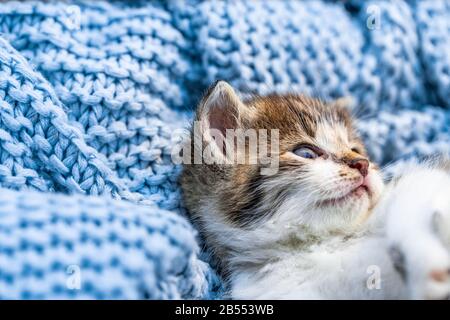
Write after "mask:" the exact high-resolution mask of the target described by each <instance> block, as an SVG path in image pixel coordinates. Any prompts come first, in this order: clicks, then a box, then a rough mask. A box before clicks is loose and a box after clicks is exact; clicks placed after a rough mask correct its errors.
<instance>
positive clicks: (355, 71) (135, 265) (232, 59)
mask: <svg viewBox="0 0 450 320" xmlns="http://www.w3.org/2000/svg"><path fill="white" fill-rule="evenodd" d="M449 51H450V1H434V0H429V1H427V0H425V1H412V0H410V1H358V0H353V1H348V2H345V5H344V4H343V3H342V2H341V1H332V0H328V1H306V2H300V1H287V2H282V1H251V0H249V1H235V2H210V1H197V0H191V1H169V2H148V1H142V2H141V1H134V2H131V3H128V2H121V1H114V2H111V3H108V2H103V1H95V2H94V1H68V2H64V3H45V4H44V3H37V2H36V3H35V2H26V3H20V2H8V3H6V4H2V5H1V6H0V146H1V148H0V186H1V187H2V188H4V189H3V190H2V192H1V193H0V204H1V206H0V298H214V297H220V292H221V286H220V283H219V281H218V279H217V277H216V275H215V273H214V271H213V270H212V269H211V267H209V265H208V264H207V263H205V262H204V261H202V259H200V256H199V254H200V253H199V249H198V244H197V242H196V240H195V236H196V233H195V230H194V228H192V226H191V225H190V223H189V222H188V221H187V220H186V218H185V217H184V214H183V209H182V207H183V206H182V203H181V201H180V199H181V198H180V190H179V187H178V184H177V178H178V173H179V170H180V168H179V167H178V166H175V165H173V164H172V161H171V159H170V152H171V150H172V147H173V145H174V143H175V140H174V139H173V137H172V135H173V132H174V130H175V129H177V128H183V127H185V126H186V124H187V122H188V121H189V119H190V115H191V111H192V109H193V108H194V107H195V102H196V101H197V100H198V98H199V96H200V95H201V93H202V92H203V91H204V90H205V88H206V87H207V86H208V85H210V84H211V82H213V81H214V80H217V79H223V80H227V81H229V82H230V83H231V84H233V85H234V86H235V87H236V88H237V89H239V90H240V91H241V92H242V93H243V94H244V95H245V94H247V93H259V94H263V93H267V92H270V91H277V92H287V91H296V92H303V93H306V94H311V95H320V96H321V97H322V98H325V99H334V98H338V97H342V96H351V97H353V98H354V102H355V103H354V105H355V106H356V107H355V113H356V114H357V115H358V116H360V121H359V123H358V128H359V129H360V131H361V133H362V135H363V137H364V139H365V141H366V143H367V145H368V148H369V152H370V154H371V155H372V157H373V158H374V160H375V161H378V162H379V163H381V164H382V165H385V164H388V163H391V162H393V161H398V160H405V159H409V158H417V157H421V156H425V155H432V154H434V153H444V154H450V100H449V98H450V56H449V55H448V52H449ZM7 189H9V190H7ZM55 193H59V195H55ZM61 193H64V194H67V195H61ZM112 198H115V200H113V199H112ZM77 268H79V269H77ZM78 271H79V272H80V278H81V283H80V288H75V289H74V288H71V287H70V286H69V285H68V281H69V282H70V281H71V279H73V276H74V274H76V273H77V272H78Z"/></svg>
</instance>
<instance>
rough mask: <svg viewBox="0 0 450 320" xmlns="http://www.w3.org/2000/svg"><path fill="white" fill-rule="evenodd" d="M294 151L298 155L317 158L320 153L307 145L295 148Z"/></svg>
mask: <svg viewBox="0 0 450 320" xmlns="http://www.w3.org/2000/svg"><path fill="white" fill-rule="evenodd" d="M293 152H294V153H295V154H296V155H298V156H299V157H302V158H306V159H315V158H317V157H318V156H319V154H318V153H317V152H316V151H314V150H313V149H311V148H310V147H305V146H302V147H299V148H297V149H294V151H293Z"/></svg>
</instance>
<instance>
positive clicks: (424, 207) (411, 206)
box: [387, 171, 450, 299]
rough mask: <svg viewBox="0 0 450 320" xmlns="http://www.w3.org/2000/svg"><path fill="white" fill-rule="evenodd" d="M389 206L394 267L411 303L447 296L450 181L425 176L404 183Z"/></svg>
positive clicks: (417, 175) (442, 176)
mask: <svg viewBox="0 0 450 320" xmlns="http://www.w3.org/2000/svg"><path fill="white" fill-rule="evenodd" d="M394 191H395V192H394V193H393V194H394V197H392V199H391V200H390V202H389V204H388V211H389V217H388V221H387V236H388V238H389V241H390V256H391V258H392V261H393V264H394V267H395V268H396V269H397V271H398V272H399V274H400V275H401V276H402V278H403V280H404V281H405V283H406V288H407V290H408V292H409V294H410V297H411V298H413V299H449V296H450V197H449V194H450V177H449V175H448V174H447V173H443V172H437V171H428V172H427V171H425V172H423V174H422V172H418V173H414V174H410V175H408V176H407V177H406V178H402V179H401V181H400V182H399V183H398V185H397V186H396V188H395V189H394Z"/></svg>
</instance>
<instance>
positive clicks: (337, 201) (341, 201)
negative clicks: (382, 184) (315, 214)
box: [316, 185, 370, 208]
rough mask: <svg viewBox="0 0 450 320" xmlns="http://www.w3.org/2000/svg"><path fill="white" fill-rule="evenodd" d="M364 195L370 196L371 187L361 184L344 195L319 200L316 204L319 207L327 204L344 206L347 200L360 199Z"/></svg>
mask: <svg viewBox="0 0 450 320" xmlns="http://www.w3.org/2000/svg"><path fill="white" fill-rule="evenodd" d="M363 197H370V191H369V187H367V186H366V185H360V186H358V187H356V188H355V189H353V190H351V191H350V192H348V193H347V194H345V195H343V196H340V197H336V198H328V199H325V200H321V201H318V202H317V204H316V206H318V207H319V208H323V207H327V206H335V207H336V206H344V205H345V204H346V203H347V202H354V201H358V200H360V199H362V198H363Z"/></svg>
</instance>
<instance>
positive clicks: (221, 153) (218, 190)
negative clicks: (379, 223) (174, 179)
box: [182, 82, 383, 242]
mask: <svg viewBox="0 0 450 320" xmlns="http://www.w3.org/2000/svg"><path fill="white" fill-rule="evenodd" d="M196 120H197V123H198V124H200V125H199V126H197V131H198V132H199V133H200V134H201V139H202V143H203V146H200V144H199V143H192V145H191V146H192V147H193V152H198V151H199V150H202V151H203V159H206V158H205V157H206V156H205V152H204V151H205V146H208V145H209V147H210V149H209V150H208V152H209V153H211V154H213V155H214V156H215V157H216V159H224V158H227V155H226V153H227V150H228V148H229V147H223V146H222V145H220V143H219V145H218V143H217V142H218V141H219V142H223V141H226V139H225V135H226V133H227V132H226V129H242V130H248V129H254V130H257V132H258V138H259V137H260V134H259V132H260V131H258V130H260V129H266V130H268V135H269V137H272V136H274V134H271V133H270V132H271V131H270V130H272V129H278V135H279V145H278V148H273V144H274V143H275V142H274V141H270V139H268V140H269V146H268V150H269V151H270V150H272V152H271V154H270V157H271V159H278V160H279V161H278V165H279V167H278V170H275V171H274V172H273V174H262V171H261V169H262V168H264V167H267V165H263V164H261V163H257V164H254V163H251V160H252V157H250V156H246V157H244V158H245V163H243V164H197V165H186V166H185V170H184V174H183V177H182V186H183V190H184V194H185V201H186V203H187V206H188V209H189V210H190V212H191V214H192V215H193V216H194V217H195V218H198V219H199V220H200V222H201V226H202V227H203V228H202V229H204V231H205V233H206V236H207V237H208V236H212V237H213V238H214V239H216V240H217V239H218V238H223V239H227V241H228V242H230V241H231V242H233V240H234V239H235V238H238V240H237V241H246V239H248V238H249V237H251V236H253V237H257V238H258V239H253V240H251V241H259V240H261V241H277V240H280V239H282V238H283V237H284V236H286V235H287V234H288V233H290V232H292V233H296V232H298V233H300V232H302V231H301V230H306V229H308V230H311V231H312V232H316V233H321V232H334V231H340V230H346V229H348V228H353V227H354V226H355V225H357V224H358V223H360V222H361V221H363V220H364V219H365V218H366V217H367V215H368V213H369V212H370V209H371V207H373V205H374V204H375V202H376V201H377V199H378V197H379V195H380V192H381V189H382V186H383V183H382V179H381V177H380V174H379V172H378V169H377V167H376V166H375V165H374V164H372V163H371V162H370V160H369V159H368V156H367V154H366V150H365V148H364V145H363V143H362V142H361V140H360V138H359V137H358V135H357V133H356V132H355V130H354V128H353V126H352V119H351V116H350V115H349V112H348V111H347V109H346V108H345V107H343V106H341V105H340V104H339V103H331V104H326V103H324V102H322V101H320V100H316V99H311V98H306V97H304V96H300V95H270V96H265V97H256V98H252V99H250V100H248V101H242V100H241V99H240V98H239V97H238V96H237V95H236V93H235V92H234V90H233V89H232V88H231V86H229V85H228V84H227V83H225V82H219V83H217V84H216V85H215V86H214V87H212V88H211V89H210V90H209V92H208V93H207V95H206V96H205V98H204V99H203V100H202V102H201V104H200V106H199V108H198V110H197V117H196ZM221 135H222V136H221ZM220 136H221V137H220ZM192 137H193V138H194V140H195V138H196V137H195V135H194V134H193V136H192ZM197 138H198V137H197ZM229 141H231V140H229ZM258 143H259V141H258ZM211 144H212V147H211ZM233 144H234V146H235V147H237V148H238V150H237V152H238V153H239V152H241V153H242V152H245V153H246V154H247V153H248V152H249V150H250V149H251V146H250V144H251V142H250V141H248V140H247V142H246V144H245V148H244V149H242V148H241V149H239V147H238V146H237V143H236V140H234V142H233ZM202 148H203V149H202ZM277 149H278V150H277ZM256 157H257V158H258V160H261V161H259V162H263V160H266V161H267V157H266V158H265V159H262V158H261V157H262V156H261V155H259V154H258V155H257V156H256ZM231 158H232V159H234V160H235V157H234V158H233V157H231ZM228 159H230V158H228ZM208 161H209V162H208V163H211V161H210V159H209V160H208ZM274 162H275V163H276V161H274ZM244 230H245V232H240V231H244ZM289 230H290V231H289ZM215 233H220V234H222V236H221V235H220V234H215ZM223 241H224V240H219V242H223Z"/></svg>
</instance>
